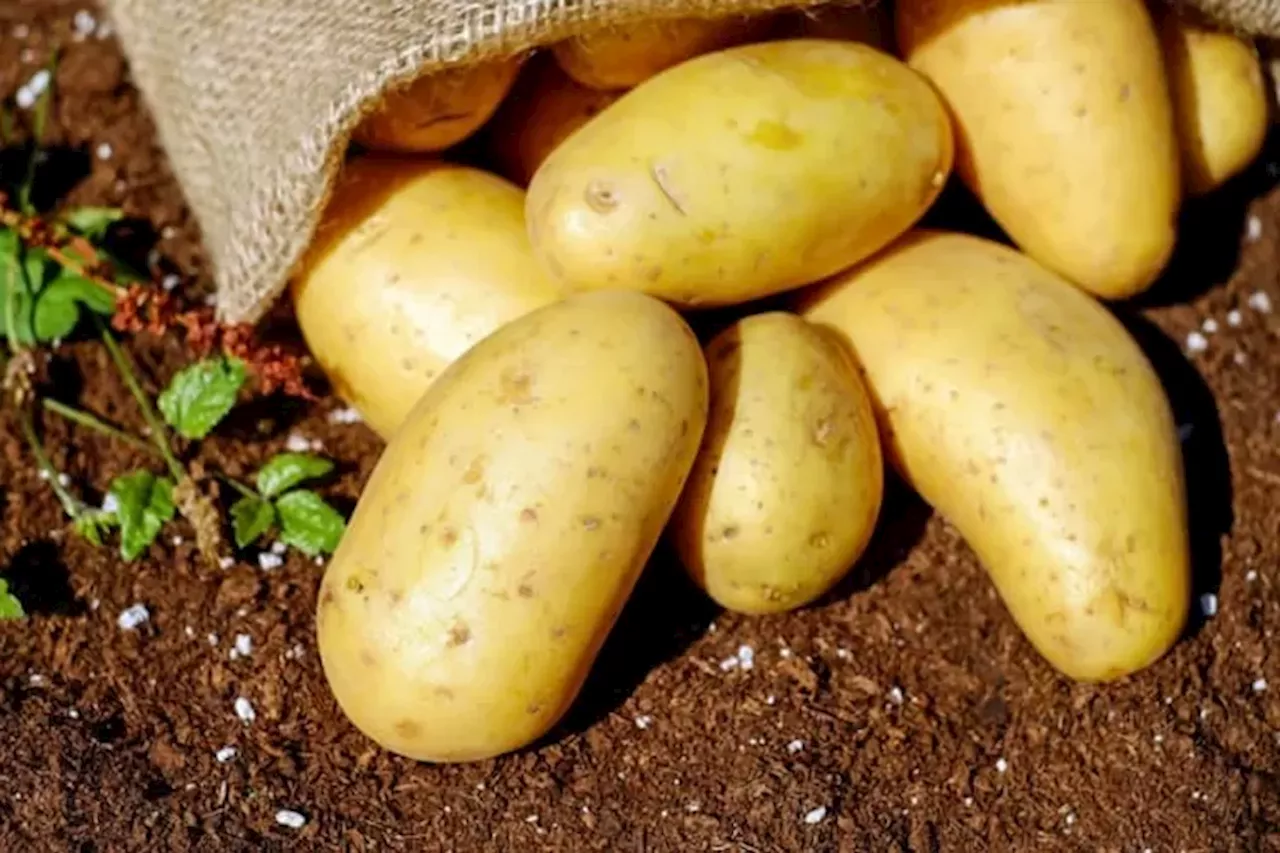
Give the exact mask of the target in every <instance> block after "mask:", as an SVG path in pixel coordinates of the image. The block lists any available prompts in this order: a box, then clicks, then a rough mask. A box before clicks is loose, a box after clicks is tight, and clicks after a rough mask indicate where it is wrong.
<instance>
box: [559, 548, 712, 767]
mask: <svg viewBox="0 0 1280 853" xmlns="http://www.w3.org/2000/svg"><path fill="white" fill-rule="evenodd" d="M719 613H720V608H719V607H717V606H716V605H715V603H714V602H712V601H711V599H709V598H707V596H706V595H705V594H703V592H702V591H701V590H699V589H698V588H697V587H695V586H694V585H693V582H692V581H690V580H689V578H688V576H687V575H686V574H685V572H684V569H683V568H682V567H681V565H680V560H679V558H678V557H677V556H676V554H675V551H674V549H673V548H672V547H671V546H670V544H669V543H668V542H667V541H666V539H665V538H664V539H663V540H662V541H661V542H660V543H659V545H658V548H657V549H656V550H655V552H654V555H653V558H652V559H651V560H650V561H649V565H648V566H647V567H646V568H645V570H644V574H642V575H641V576H640V582H639V583H638V584H636V588H635V592H634V593H632V595H631V598H630V599H629V600H628V602H627V605H626V607H624V608H623V610H622V615H621V616H620V617H618V622H617V624H616V625H614V628H613V631H612V632H610V634H609V639H608V640H606V641H605V644H604V648H603V649H602V650H601V652H600V656H599V657H598V658H597V659H596V662H595V664H594V665H593V666H592V668H591V675H589V676H588V677H587V682H586V684H585V685H584V686H583V688H582V692H581V693H580V694H579V695H578V700H577V702H575V703H574V705H573V707H572V708H570V709H569V713H568V714H567V715H566V716H565V718H564V721H563V722H562V723H561V724H560V726H559V727H558V729H557V730H556V731H553V732H552V733H551V734H550V735H548V736H547V738H546V739H545V740H544V743H550V742H554V741H555V740H558V739H559V738H562V737H563V736H564V735H566V734H571V733H572V734H577V733H580V732H582V731H585V730H586V729H588V728H590V727H591V726H593V725H595V724H596V723H598V722H600V721H601V720H603V719H604V718H605V717H607V716H609V714H610V713H612V712H613V711H615V710H616V709H617V708H618V706H620V705H621V704H622V703H623V702H625V701H626V699H627V697H629V696H630V695H631V694H632V693H633V692H634V691H635V689H636V688H637V687H639V686H640V684H641V682H643V681H644V679H645V677H646V676H648V674H649V673H650V672H651V671H652V670H654V669H655V668H656V667H657V666H659V665H660V664H662V663H664V662H665V661H668V660H671V659H673V658H675V657H678V656H679V655H681V654H682V653H683V652H684V651H685V650H686V649H688V648H689V646H691V645H692V644H693V643H694V642H695V641H697V640H698V638H699V637H701V636H702V635H703V634H705V633H706V631H707V626H709V625H710V624H711V622H712V620H713V619H715V618H716V616H717V615H718V614H719Z"/></svg>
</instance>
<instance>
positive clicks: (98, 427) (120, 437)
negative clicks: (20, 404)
mask: <svg viewBox="0 0 1280 853" xmlns="http://www.w3.org/2000/svg"><path fill="white" fill-rule="evenodd" d="M40 404H41V405H42V406H44V407H45V408H46V409H48V410H49V411H51V412H53V413H54V414H56V415H61V416H62V417H64V418H66V419H67V420H69V421H71V422H72V423H76V424H79V425H80V426H82V427H86V428H88V429H91V430H94V431H95V432H99V433H101V434H103V435H105V436H108V437H110V438H114V439H116V440H117V441H123V442H124V443H125V444H127V445H129V446H130V447H132V448H134V449H136V450H141V451H143V452H145V453H158V451H157V450H156V448H155V446H154V445H153V444H151V443H150V442H147V441H143V440H142V439H140V438H138V437H137V436H136V435H130V434H129V433H127V432H125V431H124V430H122V429H119V428H118V427H113V426H112V425H111V424H109V423H107V422H106V421H104V420H102V419H101V418H99V417H98V416H97V415H94V414H91V413H89V412H86V411H85V410H84V409H77V408H76V407H75V406H68V405H67V404H66V403H60V402H58V401H57V400H51V399H49V398H48V397H45V398H42V399H41V400H40Z"/></svg>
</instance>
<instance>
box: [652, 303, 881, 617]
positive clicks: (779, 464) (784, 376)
mask: <svg viewBox="0 0 1280 853" xmlns="http://www.w3.org/2000/svg"><path fill="white" fill-rule="evenodd" d="M706 354H707V362H708V364H709V369H710V377H711V410H710V412H711V413H710V415H709V417H708V419H707V429H706V432H705V433H704V435H703V439H702V449H701V451H700V452H699V454H698V458H697V460H696V461H695V462H694V467H693V472H692V473H691V474H690V475H689V480H688V482H687V483H686V484H685V490H684V493H683V494H682V495H681V498H680V503H679V505H678V506H677V508H676V511H675V514H674V515H673V516H672V519H671V524H670V530H671V531H672V539H673V542H674V544H675V546H676V550H677V552H678V553H679V555H680V558H681V560H682V561H683V562H684V565H685V567H686V568H687V569H688V570H689V573H690V575H691V576H692V577H693V580H694V581H695V582H696V583H697V584H698V585H699V586H701V587H702V588H703V589H704V590H706V592H707V593H708V595H710V596H711V598H712V599H714V600H715V601H716V602H717V603H718V604H720V605H721V606H722V607H725V608H727V609H729V610H736V611H738V612H741V613H778V612H782V611H785V610H791V609H794V608H796V607H800V606H801V605H804V604H808V603H809V602H811V601H813V600H815V599H817V598H818V597H819V596H821V595H822V594H823V593H825V592H827V591H828V590H830V589H831V588H832V587H833V586H834V585H835V584H836V582H838V581H839V580H840V579H841V578H842V577H844V575H845V574H847V573H848V571H849V569H850V568H851V567H852V566H853V564H854V561H855V560H857V559H858V557H859V556H861V554H862V552H863V550H864V549H865V548H866V546H867V543H868V542H869V541H870V539H871V533H872V531H873V530H874V528H875V523H876V518H877V517H878V515H879V513H880V501H881V498H882V497H883V494H884V469H883V462H882V459H881V456H880V437H879V435H877V433H876V422H875V416H874V415H873V414H872V411H871V403H870V400H869V399H868V397H867V390H866V388H865V387H864V386H863V384H862V380H861V379H859V378H858V374H857V369H856V367H855V366H854V365H853V363H852V361H851V360H850V358H849V355H848V354H847V353H846V352H845V351H844V350H843V347H842V344H841V343H840V342H839V341H838V340H836V339H834V337H833V336H831V335H829V334H826V333H824V332H823V331H821V330H820V329H818V328H817V327H815V326H813V325H811V324H809V323H806V322H805V321H804V320H802V319H800V318H799V317H797V316H796V315H794V314H790V313H787V312H784V311H773V312H769V313H765V314H756V315H753V316H748V317H745V318H743V319H742V320H739V321H738V322H736V323H734V324H733V325H731V326H729V327H728V328H726V329H724V330H723V331H722V332H720V333H719V334H718V335H716V336H715V337H714V338H713V339H712V340H711V342H710V343H708V344H707V346H706Z"/></svg>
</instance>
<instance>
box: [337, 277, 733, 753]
mask: <svg viewBox="0 0 1280 853" xmlns="http://www.w3.org/2000/svg"><path fill="white" fill-rule="evenodd" d="M707 395H708V391H707V368H706V362H705V361H704V359H703V356H702V351H701V349H700V347H699V346H698V341H697V339H696V338H695V337H694V335H693V332H692V331H691V330H690V328H689V327H688V325H687V324H686V323H685V322H684V321H683V320H682V319H681V318H680V316H679V315H678V314H676V313H675V312H674V311H673V310H672V309H670V308H669V307H667V306H666V305H664V304H662V303H661V302H658V301H657V300H654V299H651V298H650V297H647V296H644V295H643V294H637V293H630V292H598V293H591V294H581V295H577V296H572V297H569V298H568V299H566V300H564V301H562V302H559V303H557V304H555V305H551V306H548V307H545V308H541V309H539V310H537V311H534V312H532V313H530V314H527V315H525V316H524V317H521V318H519V319H517V320H513V321H512V322H511V323H509V324H507V325H506V326H504V327H503V328H501V329H499V330H498V331H497V332H495V333H494V334H492V335H491V336H489V337H488V338H486V339H485V340H483V341H481V342H480V343H479V344H477V345H476V346H475V347H473V348H472V349H471V350H470V351H468V352H467V353H466V354H465V355H464V356H462V357H461V358H460V359H458V360H457V361H455V362H454V363H453V364H452V365H450V367H449V368H448V369H447V370H446V371H445V372H444V373H443V374H442V375H441V376H440V378H439V379H438V380H437V381H436V382H435V383H434V384H433V385H432V386H431V389H430V390H429V391H428V392H427V393H426V395H425V396H423V397H422V399H421V400H420V401H419V402H418V404H417V406H416V407H415V408H414V410H413V412H412V413H411V414H410V415H409V418H408V419H407V420H406V421H405V423H404V425H403V426H402V427H401V428H400V430H399V432H397V433H396V436H395V438H394V439H392V441H391V442H390V443H389V444H388V445H387V448H386V450H385V451H384V453H383V455H382V457H381V459H379V461H378V464H377V466H376V468H375V469H374V472H373V474H372V476H371V478H370V480H369V483H368V486H367V487H366V488H365V490H364V493H363V494H362V495H361V497H360V501H359V503H358V504H357V506H356V509H355V512H354V514H353V515H352V518H351V520H350V522H349V526H348V529H347V532H346V534H345V536H344V537H343V539H342V542H341V544H340V545H339V547H338V549H337V551H336V553H335V554H334V556H333V559H332V560H331V561H330V563H329V567H328V569H327V570H326V572H325V576H324V580H323V582H322V584H321V590H320V598H319V604H318V605H317V617H316V618H317V630H318V635H319V649H320V656H321V660H322V661H323V665H324V672H325V676H326V677H327V679H328V681H329V685H330V687H331V688H332V690H333V692H334V695H335V696H336V697H337V700H338V704H339V705H340V706H341V707H342V710H343V711H344V712H345V714H346V715H347V716H348V717H349V718H350V720H351V721H352V722H353V723H354V724H355V725H356V727H358V728H359V729H360V730H361V731H363V732H364V733H365V734H366V735H368V736H369V737H371V738H372V739H373V740H375V741H376V742H378V743H379V744H381V745H382V746H383V747H385V748H387V749H390V750H392V751H394V752H397V753H400V754H402V755H407V756H410V757H412V758H415V759H419V760H424V761H435V762H454V761H471V760H478V759H482V758H487V757H490V756H494V755H498V754H500V753H504V752H509V751H511V750H515V749H519V748H521V747H523V746H526V745H528V744H530V743H532V742H533V741H534V740H536V739H537V738H539V737H541V736H542V735H543V734H544V733H546V732H547V731H548V730H549V729H550V728H551V727H552V726H554V725H555V724H556V722H557V721H558V720H559V719H560V718H561V716H562V715H563V714H564V712H565V711H566V709H567V708H568V707H569V705H570V704H571V703H572V701H573V699H574V697H575V696H576V695H577V693H578V690H579V689H580V687H581V685H582V682H583V679H584V678H585V677H586V675H587V671H588V669H589V668H590V666H591V664H592V662H593V660H594V659H595V657H596V654H597V653H598V652H599V649H600V647H601V644H602V643H603V642H604V639H605V636H606V635H607V634H608V632H609V630H610V628H611V627H612V625H613V623H614V620H615V619H616V618H617V616H618V613H619V612H620V611H621V609H622V606H623V603H624V602H625V601H626V599H627V597H628V596H629V595H630V593H631V591H632V589H633V587H634V585H635V582H636V579H637V578H638V576H639V574H640V571H641V569H642V568H643V566H644V564H645V562H646V561H647V559H648V557H649V555H650V553H651V552H652V550H653V548H654V545H655V543H656V542H657V540H658V538H659V536H660V534H661V532H662V530H663V527H664V526H665V525H666V523H667V520H668V519H669V518H670V516H671V512H672V510H673V508H674V507H675V504H676V501H677V499H678V498H679V495H680V490H681V488H682V487H683V485H684V482H685V478H686V477H687V476H688V473H689V469H690V467H691V466H692V464H693V459H694V456H695V454H696V453H697V449H698V443H699V441H700V440H701V438H702V432H703V429H704V427H705V424H706V415H707Z"/></svg>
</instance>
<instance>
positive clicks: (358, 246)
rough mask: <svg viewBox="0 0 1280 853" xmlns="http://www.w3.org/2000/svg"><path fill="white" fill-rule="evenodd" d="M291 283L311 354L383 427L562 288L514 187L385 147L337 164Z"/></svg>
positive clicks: (388, 430)
mask: <svg viewBox="0 0 1280 853" xmlns="http://www.w3.org/2000/svg"><path fill="white" fill-rule="evenodd" d="M291 292H292V295H293V303H294V309H295V311H296V313H297V318H298V326H299V328H300V329H301V330H302V334H303V337H304V338H305V339H306V342H307V345H308V347H309V348H310V349H311V352H312V354H313V355H314V356H315V358H316V361H317V362H318V363H319V364H320V366H321V367H322V368H323V369H324V371H325V372H326V373H327V374H328V376H329V379H330V380H331V382H332V383H333V385H334V387H335V389H336V390H337V392H338V394H339V395H340V396H341V397H343V398H345V399H346V400H347V401H348V402H349V403H350V404H351V405H353V406H355V408H356V409H357V410H358V411H359V412H360V413H361V415H362V416H363V417H364V419H365V421H366V422H367V423H368V424H369V426H370V427H372V428H373V429H374V430H375V431H376V432H377V433H378V434H380V435H381V436H382V437H383V438H389V437H390V436H391V435H392V434H393V433H394V432H395V430H396V428H397V427H398V426H399V425H400V423H401V421H403V420H404V417H405V416H406V415H407V414H408V412H409V409H410V408H412V406H413V404H414V403H415V402H416V401H417V399H418V398H419V397H420V396H422V394H423V392H425V391H426V390H427V387H428V386H429V385H430V384H431V382H432V380H434V379H435V377H436V376H437V375H438V374H439V373H440V372H441V371H442V370H443V369H444V368H445V366H446V365H448V364H449V363H450V362H451V361H453V360H454V359H456V358H457V357H458V356H460V355H462V353H464V352H466V351H467V349H468V348H470V347H471V346H472V345H473V344H475V343H476V342H477V341H479V340H480V339H482V338H484V337H485V336H486V335H488V334H489V333H490V332H492V331H494V330H495V329H497V328H498V327H499V326H501V325H503V324H504V323H506V322H508V321H510V320H513V319H515V318H516V317H519V316H521V315H523V314H526V313H528V312H529V311H532V310H533V309H535V308H539V307H541V306H543V305H546V304H548V303H550V302H553V301H555V300H557V299H559V298H560V296H561V295H562V292H561V288H560V287H559V285H557V284H556V283H555V282H554V281H553V280H552V279H551V278H550V277H549V276H547V275H546V274H545V273H544V272H543V271H542V270H541V268H540V267H539V266H538V263H537V261H536V260H535V258H534V256H533V253H532V251H531V250H530V248H529V238H528V235H527V232H526V229H525V223H524V193H523V192H522V191H521V190H520V189H518V188H517V187H514V186H512V185H511V184H510V183H508V182H507V181H504V180H503V179H501V178H498V177H496V176H494V175H490V174H488V173H486V172H482V171H480V170H478V169H472V168H468V167H466V166H455V165H448V164H444V163H434V162H430V161H423V160H418V159H416V158H415V159H410V158H405V157H398V156H393V155H369V156H366V157H362V158H359V159H355V160H353V161H351V162H350V163H348V165H347V166H346V168H345V169H344V170H343V173H342V175H341V176H340V177H339V180H338V184H337V187H336V188H335V190H334V195H333V198H332V199H331V201H330V203H329V206H328V208H327V209H326V212H325V216H324V220H323V221H322V223H321V225H320V227H319V229H318V231H317V233H316V237H315V239H314V241H313V243H312V245H311V247H310V249H309V250H308V253H307V256H306V257H305V258H304V260H303V263H302V266H301V269H300V271H299V273H298V274H297V275H296V276H295V277H294V279H293V281H292V283H291Z"/></svg>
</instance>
